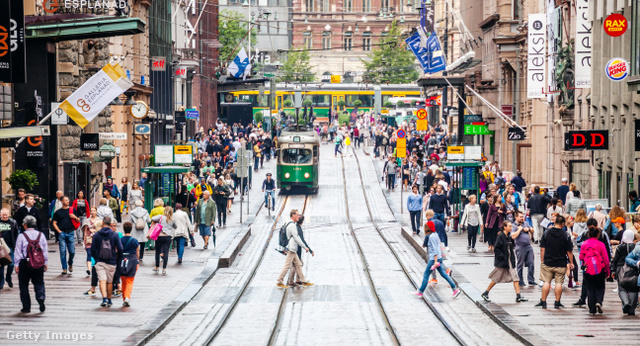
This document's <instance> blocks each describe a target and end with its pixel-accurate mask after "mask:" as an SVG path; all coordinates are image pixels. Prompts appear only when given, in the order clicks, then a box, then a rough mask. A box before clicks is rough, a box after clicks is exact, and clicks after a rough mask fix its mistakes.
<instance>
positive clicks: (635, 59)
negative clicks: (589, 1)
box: [594, 0, 640, 76]
mask: <svg viewBox="0 0 640 346" xmlns="http://www.w3.org/2000/svg"><path fill="white" fill-rule="evenodd" d="M631 6H632V7H631V18H630V19H629V20H628V22H629V23H631V61H630V65H631V75H632V76H638V75H640V0H634V1H633V3H632V5H631ZM594 28H595V26H594Z"/></svg>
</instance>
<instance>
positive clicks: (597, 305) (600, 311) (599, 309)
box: [596, 303, 602, 314]
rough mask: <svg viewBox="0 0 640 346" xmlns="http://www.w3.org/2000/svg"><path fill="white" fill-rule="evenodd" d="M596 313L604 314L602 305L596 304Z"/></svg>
mask: <svg viewBox="0 0 640 346" xmlns="http://www.w3.org/2000/svg"><path fill="white" fill-rule="evenodd" d="M596 311H597V312H598V313H599V314H602V304H600V303H596Z"/></svg>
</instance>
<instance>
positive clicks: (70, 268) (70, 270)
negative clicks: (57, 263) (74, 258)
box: [69, 264, 73, 273]
mask: <svg viewBox="0 0 640 346" xmlns="http://www.w3.org/2000/svg"><path fill="white" fill-rule="evenodd" d="M69 273H73V266H72V265H71V264H69Z"/></svg>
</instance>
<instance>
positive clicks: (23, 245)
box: [14, 215, 49, 313]
mask: <svg viewBox="0 0 640 346" xmlns="http://www.w3.org/2000/svg"><path fill="white" fill-rule="evenodd" d="M22 224H23V227H24V230H25V231H24V232H22V233H20V235H18V239H17V240H16V248H15V253H14V259H15V269H16V274H18V283H19V285H20V301H22V310H20V312H22V313H29V312H31V297H30V296H29V281H31V282H32V283H33V290H34V291H35V293H36V301H37V302H38V305H40V312H44V310H45V306H44V300H45V293H44V272H46V271H47V268H48V265H49V256H48V252H49V249H48V247H47V239H46V237H45V236H44V235H43V234H42V232H40V231H38V230H37V229H36V227H38V222H37V220H36V218H35V217H33V216H31V215H27V216H25V218H24V220H23V221H22Z"/></svg>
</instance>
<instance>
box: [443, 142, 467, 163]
mask: <svg viewBox="0 0 640 346" xmlns="http://www.w3.org/2000/svg"><path fill="white" fill-rule="evenodd" d="M447 159H449V160H464V147H463V146H453V145H450V146H448V147H447Z"/></svg>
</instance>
